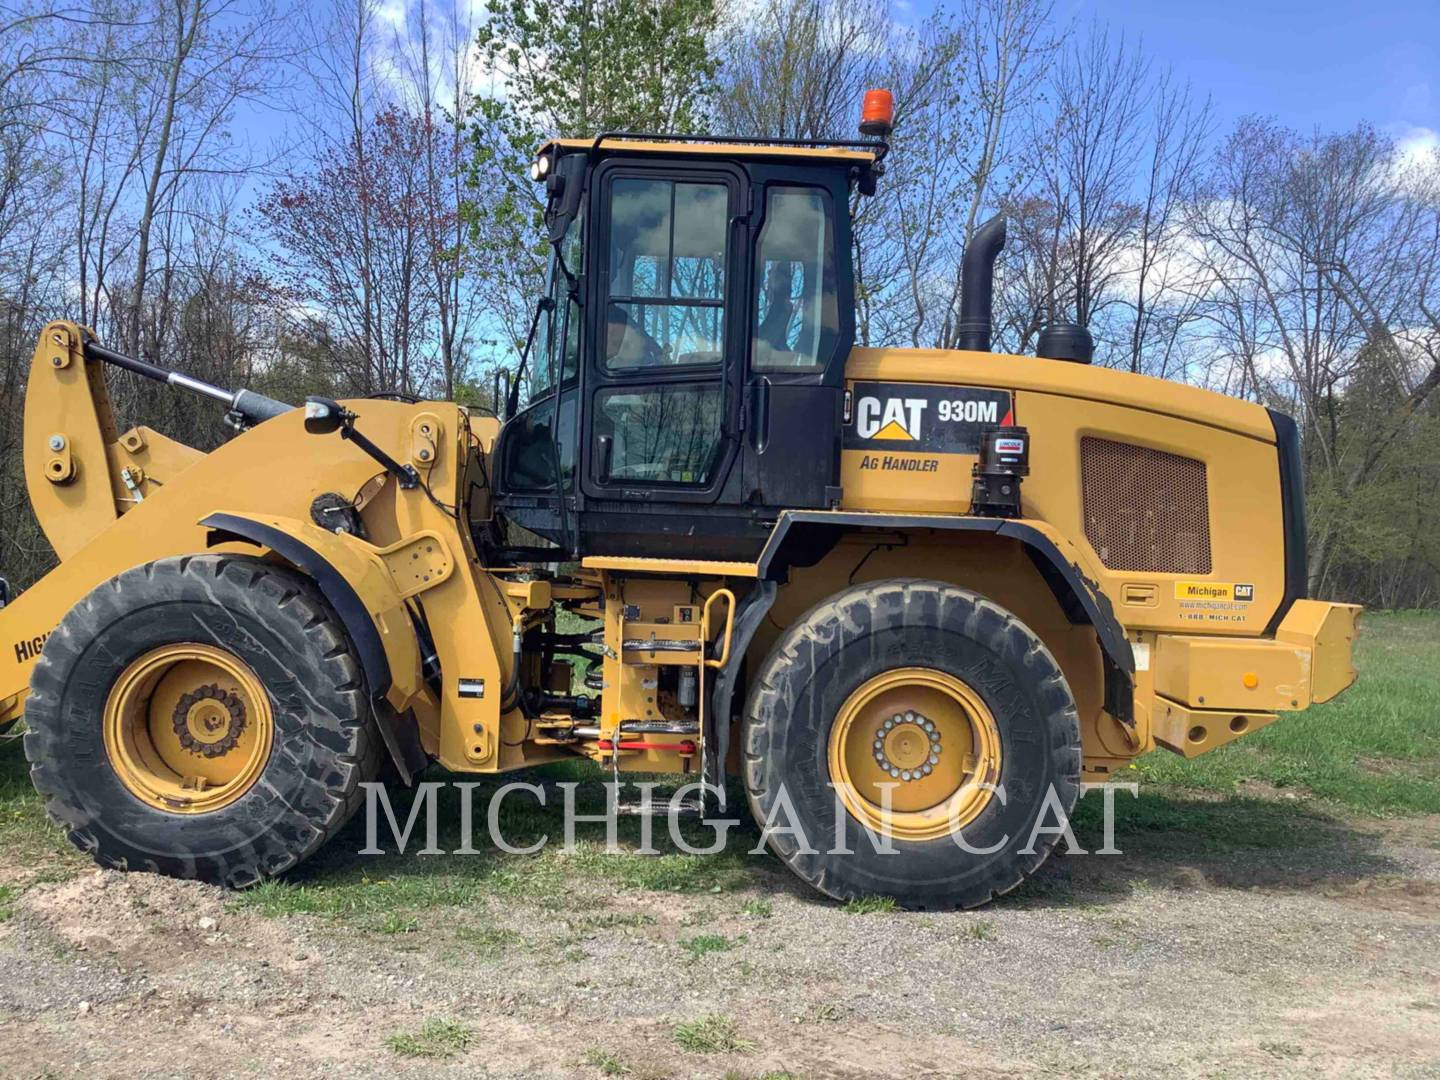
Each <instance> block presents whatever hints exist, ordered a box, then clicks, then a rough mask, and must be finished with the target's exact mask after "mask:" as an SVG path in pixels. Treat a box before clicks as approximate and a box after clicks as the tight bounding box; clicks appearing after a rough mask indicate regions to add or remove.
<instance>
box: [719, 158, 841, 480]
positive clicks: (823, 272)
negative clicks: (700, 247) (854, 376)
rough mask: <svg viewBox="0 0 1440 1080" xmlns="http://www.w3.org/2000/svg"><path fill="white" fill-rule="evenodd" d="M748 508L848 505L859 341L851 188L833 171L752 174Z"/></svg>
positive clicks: (746, 419) (762, 171)
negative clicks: (844, 477)
mask: <svg viewBox="0 0 1440 1080" xmlns="http://www.w3.org/2000/svg"><path fill="white" fill-rule="evenodd" d="M752 176H753V179H754V192H753V196H752V201H753V203H754V206H755V212H754V213H753V215H752V217H751V225H750V229H751V235H752V237H753V240H752V243H751V248H752V250H753V252H754V254H753V258H752V260H751V262H752V268H751V269H752V277H751V287H750V290H749V295H748V297H747V302H748V304H749V308H750V319H749V324H750V333H749V341H748V342H747V364H746V374H745V395H744V400H745V417H744V422H745V429H746V438H745V451H744V452H745V467H744V468H745V488H746V496H745V497H746V500H747V501H748V502H750V503H753V504H758V505H760V506H765V507H775V508H784V507H815V508H818V507H827V506H833V505H838V504H839V502H840V486H839V485H840V431H841V423H842V412H843V406H844V380H845V360H846V358H847V357H848V356H849V354H850V348H851V345H852V344H853V343H854V340H855V316H854V287H853V283H852V279H851V268H850V230H849V220H850V215H849V214H848V213H847V212H846V199H847V198H848V192H849V188H848V184H847V183H846V182H845V181H844V179H843V174H840V173H838V172H836V171H833V170H819V169H814V168H811V169H806V170H804V171H801V170H795V169H784V168H778V167H768V168H759V167H757V168H755V169H753V170H752Z"/></svg>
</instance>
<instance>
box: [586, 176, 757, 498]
mask: <svg viewBox="0 0 1440 1080" xmlns="http://www.w3.org/2000/svg"><path fill="white" fill-rule="evenodd" d="M745 195H746V185H745V183H744V174H743V173H741V171H740V170H739V169H738V168H735V167H734V166H731V165H727V164H724V163H717V164H703V165H694V166H692V165H689V164H687V163H677V162H675V161H674V160H670V161H667V162H664V163H663V164H661V163H655V164H647V163H646V162H644V161H636V160H612V161H609V162H606V163H604V164H602V165H601V166H600V167H599V168H598V169H597V170H596V174H595V178H594V183H593V184H592V190H591V198H592V203H591V217H590V220H591V221H592V222H593V223H594V224H595V225H596V231H595V240H594V243H593V244H592V246H591V248H590V254H591V263H590V265H591V267H592V271H593V272H592V274H591V275H590V277H591V278H592V280H591V282H590V283H589V287H590V293H589V296H590V301H591V302H590V305H589V307H590V314H589V317H588V318H587V325H588V326H589V328H590V331H591V332H590V334H589V338H590V340H589V341H588V342H587V344H586V353H587V354H588V366H587V374H588V379H587V381H586V388H585V397H586V403H585V424H584V433H583V435H582V438H584V439H585V440H586V445H587V453H586V455H585V468H584V475H583V481H582V489H583V491H584V493H585V495H586V496H588V497H589V498H590V499H594V500H603V502H604V503H607V504H609V503H613V502H614V501H616V500H623V501H625V502H626V503H630V504H637V506H638V507H640V508H645V507H648V508H650V509H659V508H660V507H661V506H663V505H664V504H697V503H704V504H710V503H715V502H716V501H717V500H719V499H721V496H722V492H724V491H725V490H726V486H727V482H728V481H729V479H730V476H731V472H732V466H733V464H734V461H735V458H736V452H737V449H738V444H739V439H738V430H737V428H738V417H739V396H740V395H739V390H740V372H741V368H742V362H743V361H742V351H741V350H742V346H743V334H742V333H741V332H740V326H739V323H740V320H739V319H737V317H736V313H737V311H741V310H743V300H742V297H743V290H744V279H745V274H743V273H737V267H740V266H741V265H742V258H741V249H742V246H743V243H744V239H745V236H744V228H743V224H744V221H743V215H744V206H743V200H744V198H745Z"/></svg>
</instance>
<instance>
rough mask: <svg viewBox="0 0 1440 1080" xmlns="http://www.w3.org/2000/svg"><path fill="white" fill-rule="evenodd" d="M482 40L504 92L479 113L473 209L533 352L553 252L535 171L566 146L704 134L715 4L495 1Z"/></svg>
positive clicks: (479, 101) (474, 228)
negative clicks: (535, 302)
mask: <svg viewBox="0 0 1440 1080" xmlns="http://www.w3.org/2000/svg"><path fill="white" fill-rule="evenodd" d="M485 11H486V14H487V16H488V18H487V19H486V21H485V23H484V24H483V25H482V27H481V28H480V31H479V34H478V35H477V39H476V51H477V53H478V56H479V58H480V61H481V63H482V64H483V65H484V66H485V67H486V68H487V69H488V70H489V71H490V72H492V77H493V82H492V85H491V87H490V88H489V89H487V91H486V92H484V93H482V94H481V95H480V96H478V97H477V98H476V99H475V101H474V102H473V107H472V109H471V113H470V115H471V121H470V125H469V139H470V149H471V153H470V155H469V163H468V173H467V182H468V187H469V189H470V197H469V199H468V200H467V201H466V204H465V206H464V207H463V209H462V214H463V217H464V219H465V222H466V224H467V226H468V231H469V242H470V245H471V247H472V249H473V250H474V252H475V254H476V256H477V258H476V259H475V260H474V261H475V264H476V265H477V266H478V267H480V268H481V269H480V271H479V272H480V273H482V274H484V275H486V276H487V277H488V278H490V284H491V285H492V286H494V288H495V290H496V292H497V294H499V295H503V296H506V297H508V299H507V300H506V302H505V303H504V304H502V305H501V306H502V307H506V308H508V310H507V312H506V315H505V322H506V324H507V325H508V328H509V331H510V340H509V341H508V342H507V344H508V345H509V346H510V347H511V349H512V350H513V351H514V352H515V353H519V352H520V350H521V349H522V347H523V345H524V332H525V327H526V326H527V325H528V321H527V320H526V318H525V317H524V313H525V312H526V311H528V310H529V309H530V307H531V306H532V304H531V299H532V298H533V297H534V296H535V295H536V293H537V292H538V289H539V285H540V275H541V270H542V267H543V263H544V256H545V242H544V237H543V234H542V225H543V220H542V214H543V209H544V207H543V205H542V203H541V195H540V189H539V187H538V185H536V184H534V183H532V182H531V180H530V178H529V168H530V164H531V162H532V161H533V160H534V156H535V153H536V151H537V150H538V149H539V148H540V146H541V145H542V144H543V143H545V142H546V141H548V140H549V139H551V138H554V137H558V136H571V137H585V136H593V135H597V134H599V133H601V132H603V131H648V132H655V131H661V132H664V131H699V130H703V127H704V123H703V121H704V117H705V114H706V102H707V101H708V100H709V98H710V96H711V95H712V94H713V93H714V91H715V85H716V83H715V75H716V70H717V67H718V64H717V61H716V60H715V59H714V57H712V56H711V55H710V51H709V40H710V37H711V35H712V34H713V32H714V30H715V28H716V26H717V24H718V13H717V10H716V4H715V0H554V2H551V0H487V3H486V5H485Z"/></svg>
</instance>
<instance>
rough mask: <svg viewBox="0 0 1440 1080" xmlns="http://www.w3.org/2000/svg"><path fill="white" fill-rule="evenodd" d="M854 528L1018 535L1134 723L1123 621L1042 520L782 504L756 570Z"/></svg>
mask: <svg viewBox="0 0 1440 1080" xmlns="http://www.w3.org/2000/svg"><path fill="white" fill-rule="evenodd" d="M855 529H891V530H896V531H900V532H908V531H911V530H916V529H936V530H941V531H958V532H986V533H993V534H995V535H997V536H1002V537H1006V538H1008V539H1011V540H1016V541H1018V542H1019V543H1020V544H1021V546H1022V547H1023V548H1024V550H1025V552H1026V554H1027V555H1029V557H1030V559H1031V561H1032V562H1033V563H1034V564H1035V567H1036V569H1037V570H1039V572H1040V574H1041V576H1042V577H1043V578H1044V579H1045V582H1046V584H1047V585H1049V587H1050V590H1051V592H1052V593H1054V595H1055V599H1056V600H1057V601H1058V602H1059V604H1060V607H1061V609H1062V610H1063V611H1064V612H1065V615H1066V617H1067V618H1068V619H1069V620H1070V622H1071V623H1075V624H1088V625H1090V626H1091V627H1093V628H1094V630H1095V636H1096V638H1097V639H1098V640H1099V643H1100V650H1101V654H1102V656H1103V657H1104V661H1105V711H1106V712H1108V713H1109V714H1110V715H1111V716H1113V717H1114V718H1115V719H1116V720H1118V721H1120V722H1121V723H1122V724H1125V725H1126V726H1127V727H1129V728H1131V729H1132V730H1133V728H1134V724H1135V654H1134V651H1133V650H1132V649H1131V647H1130V642H1129V641H1128V640H1127V638H1126V636H1125V628H1124V627H1123V626H1122V625H1121V624H1120V621H1119V619H1117V618H1116V617H1115V612H1114V609H1113V608H1112V607H1111V605H1110V600H1109V598H1108V597H1106V595H1105V593H1104V591H1103V590H1102V589H1101V588H1100V587H1099V585H1098V584H1097V582H1096V577H1095V575H1094V574H1093V573H1092V572H1090V571H1089V569H1088V568H1087V567H1086V565H1085V563H1084V560H1083V557H1082V556H1081V554H1080V552H1079V551H1078V550H1076V548H1075V547H1074V545H1072V544H1070V543H1069V542H1068V541H1067V540H1066V539H1065V538H1064V537H1063V536H1061V535H1060V534H1059V533H1057V532H1056V531H1055V530H1054V529H1053V528H1051V527H1050V526H1049V525H1048V524H1047V523H1045V522H1043V521H1036V520H1022V519H1014V520H1011V519H1004V518H984V517H958V516H954V515H943V514H886V513H864V512H858V511H831V510H799V511H789V510H787V511H785V512H784V513H782V514H781V515H780V520H779V521H778V522H777V523H776V525H775V530H774V532H772V533H771V534H770V539H769V541H768V542H767V543H766V545H765V549H764V550H763V551H762V552H761V554H760V558H759V560H758V566H759V573H760V577H761V578H763V579H767V580H774V581H780V580H784V577H785V575H786V572H787V570H788V568H789V567H790V566H791V565H801V566H804V565H808V564H809V563H811V562H813V561H814V560H816V559H818V558H820V557H821V556H822V555H823V554H824V553H825V552H826V551H828V550H830V548H831V547H833V546H834V544H835V543H836V541H837V540H838V539H839V538H840V536H842V535H843V534H844V533H846V532H847V531H851V530H855Z"/></svg>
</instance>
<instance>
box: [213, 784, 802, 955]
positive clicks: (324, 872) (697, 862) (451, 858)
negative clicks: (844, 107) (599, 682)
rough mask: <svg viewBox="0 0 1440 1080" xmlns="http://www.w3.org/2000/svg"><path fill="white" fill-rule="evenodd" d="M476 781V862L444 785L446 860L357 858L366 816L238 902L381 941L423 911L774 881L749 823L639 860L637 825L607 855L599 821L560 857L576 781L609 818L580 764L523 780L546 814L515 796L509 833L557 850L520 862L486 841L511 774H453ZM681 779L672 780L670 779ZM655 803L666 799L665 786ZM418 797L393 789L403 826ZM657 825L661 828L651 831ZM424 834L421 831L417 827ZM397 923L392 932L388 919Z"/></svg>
mask: <svg viewBox="0 0 1440 1080" xmlns="http://www.w3.org/2000/svg"><path fill="white" fill-rule="evenodd" d="M426 779H427V780H429V779H436V780H443V779H448V777H446V775H445V774H443V773H434V774H431V773H427V774H426ZM454 779H461V780H466V781H470V780H478V781H479V783H480V786H479V787H478V788H476V790H475V791H474V793H473V799H474V803H473V805H474V806H475V807H476V808H477V812H476V814H475V818H476V822H475V833H474V837H473V846H474V847H475V848H476V849H477V850H478V852H479V853H478V854H474V855H455V854H449V853H450V852H453V851H454V850H455V849H456V848H458V847H460V846H461V844H462V840H463V838H462V837H461V836H460V834H459V826H458V822H459V793H458V792H457V791H455V790H454V789H453V788H449V787H445V788H442V789H441V790H440V793H439V810H438V820H439V824H440V831H439V837H438V841H439V846H440V847H441V848H442V849H444V851H445V852H447V854H443V855H431V856H419V855H416V854H414V851H416V850H418V849H419V847H420V845H421V844H422V843H423V840H419V839H417V838H416V837H413V836H412V840H411V843H412V848H411V853H409V854H406V855H397V854H394V853H387V854H384V855H378V856H359V855H357V854H356V853H357V852H358V851H359V850H360V849H361V848H362V847H364V846H365V820H364V818H365V815H364V813H363V811H362V812H361V813H360V814H357V815H356V818H355V820H353V821H352V822H351V823H350V824H349V825H348V826H347V827H346V828H345V829H344V830H343V831H342V832H341V833H340V835H338V836H337V837H336V838H335V839H334V840H332V841H331V842H330V843H329V844H327V845H326V846H325V847H323V848H322V849H321V850H320V851H319V852H318V853H317V854H316V855H315V856H314V857H312V858H311V859H309V860H307V861H306V862H305V863H304V864H302V865H301V866H300V867H299V868H298V869H297V870H295V871H293V872H291V873H290V874H287V875H286V877H285V878H284V879H282V880H279V881H269V882H265V883H263V884H261V885H259V886H257V887H256V888H254V889H250V890H247V891H246V892H243V893H239V894H236V895H235V896H234V897H232V899H231V901H230V902H231V904H232V905H233V906H234V907H236V908H238V909H242V910H251V911H257V912H259V913H261V914H264V915H268V916H277V917H278V916H285V915H295V914H305V915H316V916H320V917H323V918H327V919H332V920H335V921H337V922H341V923H345V924H348V925H355V926H358V927H361V928H368V929H372V930H375V929H378V930H380V931H381V932H387V933H399V932H408V931H406V924H407V922H408V921H413V920H416V919H417V918H418V920H419V923H420V928H422V929H423V928H424V927H426V926H429V925H431V924H432V922H433V920H430V919H427V918H426V915H425V913H427V912H433V911H436V910H437V909H443V908H466V909H474V908H483V907H485V905H486V904H487V902H490V901H499V902H501V903H504V902H506V901H508V900H528V901H531V902H533V903H536V904H538V905H539V906H541V907H544V908H547V909H550V910H553V911H556V912H565V911H570V910H574V911H576V912H577V913H579V912H581V911H583V913H584V914H585V915H586V916H587V917H591V918H594V917H595V908H596V906H597V904H603V903H604V902H605V900H604V898H601V897H597V896H595V895H590V896H585V895H583V894H584V893H585V891H586V890H587V889H588V891H589V892H591V893H606V894H609V893H613V891H614V888H615V886H621V887H629V888H636V889H643V890H650V891H656V892H678V893H686V894H706V893H716V892H728V891H734V890H738V889H744V888H754V887H757V886H758V887H762V888H763V887H764V884H765V882H766V880H767V878H768V877H769V876H770V875H773V874H775V873H777V871H776V869H775V864H774V861H773V860H772V859H771V858H770V856H768V855H750V854H748V852H749V849H751V848H753V847H754V846H755V834H754V832H753V829H752V828H751V827H750V826H749V825H748V823H747V825H745V826H743V827H737V828H736V829H732V831H731V834H730V836H731V842H730V844H729V845H728V846H727V848H726V850H725V851H723V852H721V853H719V854H717V855H690V854H687V853H686V852H684V851H681V850H678V849H674V848H671V850H668V851H667V850H666V849H667V847H671V843H670V839H669V833H668V829H667V828H666V827H665V825H663V824H660V825H656V826H655V828H654V831H653V835H652V839H651V843H652V844H653V846H654V847H655V848H657V849H658V850H660V851H661V852H662V854H660V855H651V856H646V855H638V854H633V853H632V851H633V850H634V849H637V848H639V847H640V840H641V837H640V828H641V824H640V821H639V820H638V819H636V818H632V817H622V818H621V819H620V822H619V826H618V836H619V842H620V847H621V849H622V850H621V851H620V852H619V853H618V854H609V853H607V852H606V850H605V838H606V831H605V825H604V824H603V823H600V822H595V823H586V822H582V823H580V824H579V825H577V828H576V838H577V845H576V848H575V850H574V851H571V852H568V853H567V852H565V851H563V850H562V844H561V840H562V834H563V829H562V813H561V807H562V805H563V802H562V795H561V792H560V790H559V789H558V788H557V787H556V785H557V784H559V783H563V782H571V781H576V782H579V784H580V786H579V787H578V788H577V789H576V808H577V810H578V811H579V813H581V814H588V815H593V814H598V813H601V812H602V811H603V810H604V809H605V792H604V789H603V787H602V786H601V785H602V783H603V781H604V780H606V779H608V773H606V772H605V771H604V770H601V769H599V768H598V767H596V766H593V765H591V764H590V763H589V762H583V761H577V762H574V763H571V762H564V763H559V764H554V765H547V766H544V767H541V768H539V769H535V770H532V771H530V772H529V773H527V774H526V775H525V777H524V779H525V780H526V781H528V782H531V783H537V784H541V785H543V786H545V788H546V790H547V796H546V805H545V806H543V807H542V806H540V805H539V804H538V803H537V802H536V800H535V799H534V797H533V796H531V795H530V794H528V793H518V794H512V795H508V796H507V797H506V799H505V801H504V803H503V804H502V808H501V813H500V825H501V829H502V831H503V833H504V835H505V837H506V839H507V841H508V842H509V843H510V844H512V845H513V846H517V847H528V846H529V845H531V844H532V843H534V842H535V841H537V840H539V839H540V838H541V837H544V836H547V835H548V837H549V840H550V843H549V844H548V845H547V846H546V847H545V848H544V849H543V850H541V851H539V852H537V853H536V854H534V855H512V854H508V853H506V852H503V851H499V850H497V849H494V848H492V847H491V846H490V844H489V839H488V837H487V835H486V833H485V824H484V813H483V811H482V810H481V809H480V808H483V807H485V806H486V805H487V803H488V799H489V795H490V792H491V791H492V790H494V789H497V788H499V787H500V786H501V785H503V784H505V783H509V782H510V781H511V780H512V779H513V778H512V777H509V776H505V777H456V778H454ZM670 779H672V778H665V779H664V780H663V781H662V783H663V782H666V781H668V780H670ZM656 794H657V797H659V796H663V795H664V789H663V788H661V789H658V790H657V792H656ZM412 798H413V795H412V793H409V792H404V791H400V790H398V789H397V790H395V791H394V792H392V794H391V800H392V806H393V808H394V811H395V815H396V818H397V820H399V821H400V822H401V823H402V824H403V822H404V821H405V820H406V817H407V816H408V814H409V809H410V803H411V800H412ZM731 798H732V800H735V801H734V802H733V805H741V800H740V796H739V794H738V793H736V794H732V796H731ZM380 818H381V824H380V829H381V847H382V849H383V848H392V847H393V839H392V838H391V837H390V836H389V832H388V828H389V827H388V825H387V824H386V823H385V821H384V815H383V814H381V815H380ZM652 824H653V823H652ZM419 827H420V826H419V825H418V824H417V828H419ZM681 829H682V833H683V834H684V835H685V836H686V838H687V840H688V841H689V842H690V843H691V844H692V845H694V846H696V847H703V846H708V845H710V844H711V843H712V842H713V840H714V833H713V830H711V829H710V828H709V827H707V826H705V825H704V824H703V823H700V822H696V821H689V820H682V822H681ZM392 917H393V921H391V922H389V923H388V924H387V922H386V920H391V919H392ZM606 917H607V918H608V919H609V920H610V921H609V922H608V924H607V923H603V922H592V923H591V924H590V925H589V926H587V927H586V928H585V929H586V930H587V931H599V930H605V929H616V930H620V929H623V928H625V927H626V926H639V925H644V924H645V923H646V921H648V920H649V919H650V918H652V917H651V916H647V915H643V914H638V913H634V912H612V913H607V914H606Z"/></svg>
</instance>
